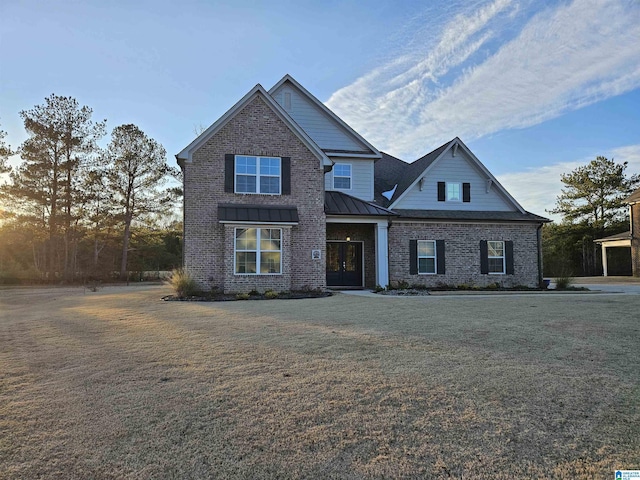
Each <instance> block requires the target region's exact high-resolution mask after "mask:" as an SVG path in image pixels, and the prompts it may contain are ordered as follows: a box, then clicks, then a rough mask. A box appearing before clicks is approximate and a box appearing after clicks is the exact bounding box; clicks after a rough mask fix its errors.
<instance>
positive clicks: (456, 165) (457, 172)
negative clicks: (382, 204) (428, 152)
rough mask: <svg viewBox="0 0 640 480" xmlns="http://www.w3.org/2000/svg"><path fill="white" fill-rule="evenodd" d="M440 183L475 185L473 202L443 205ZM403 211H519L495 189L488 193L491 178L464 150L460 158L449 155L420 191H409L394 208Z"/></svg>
mask: <svg viewBox="0 0 640 480" xmlns="http://www.w3.org/2000/svg"><path fill="white" fill-rule="evenodd" d="M438 182H460V183H461V184H462V183H470V184H471V202H469V203H465V202H439V201H438ZM393 208H399V209H422V210H491V211H515V207H514V206H513V205H511V203H510V202H509V201H508V200H507V199H506V198H505V197H504V196H503V195H502V194H501V193H500V192H499V191H498V190H497V189H496V188H495V185H492V186H491V188H490V189H489V191H488V192H487V178H486V176H484V175H483V174H482V172H481V171H480V170H478V169H477V168H476V167H475V166H474V165H473V163H472V161H471V159H469V158H468V157H467V156H466V154H465V153H464V152H462V150H461V149H458V152H457V153H456V156H455V157H454V156H453V150H449V151H447V152H446V153H445V154H444V156H443V157H442V158H441V159H440V160H438V162H437V163H436V164H435V165H433V166H432V168H431V169H429V170H428V172H427V176H426V179H425V182H424V184H423V187H422V191H421V190H420V187H419V184H416V185H414V186H413V187H411V188H410V189H409V191H408V192H407V194H406V195H405V196H404V198H402V200H400V202H399V203H398V204H396V205H394V206H393Z"/></svg>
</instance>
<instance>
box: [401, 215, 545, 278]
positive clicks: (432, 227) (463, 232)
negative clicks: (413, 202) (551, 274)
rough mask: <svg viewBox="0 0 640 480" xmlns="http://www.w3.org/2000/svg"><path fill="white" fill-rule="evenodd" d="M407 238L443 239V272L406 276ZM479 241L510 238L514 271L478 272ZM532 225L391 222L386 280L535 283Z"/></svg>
mask: <svg viewBox="0 0 640 480" xmlns="http://www.w3.org/2000/svg"><path fill="white" fill-rule="evenodd" d="M409 240H444V241H445V266H446V270H445V274H444V275H437V274H436V275H410V274H409ZM480 240H503V241H507V240H511V241H513V258H514V274H513V275H486V274H484V275H483V274H481V273H480ZM537 252H538V246H537V235H536V225H531V224H504V225H502V224H471V223H469V224H449V223H426V222H424V223H422V222H410V221H394V223H393V225H392V226H391V228H389V280H390V281H391V282H398V281H400V280H404V281H407V282H409V283H410V284H420V285H425V286H437V285H438V284H447V285H462V284H467V285H477V286H486V285H488V284H491V283H495V282H498V283H500V284H502V285H504V286H505V287H511V286H515V285H527V286H530V287H537V286H538V256H537V255H538V253H537Z"/></svg>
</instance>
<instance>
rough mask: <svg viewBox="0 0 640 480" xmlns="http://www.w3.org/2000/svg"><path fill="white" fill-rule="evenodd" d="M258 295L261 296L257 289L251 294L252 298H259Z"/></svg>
mask: <svg viewBox="0 0 640 480" xmlns="http://www.w3.org/2000/svg"><path fill="white" fill-rule="evenodd" d="M258 295H260V292H259V291H257V290H256V289H255V288H254V289H253V290H251V291H250V292H249V296H250V297H257V296H258Z"/></svg>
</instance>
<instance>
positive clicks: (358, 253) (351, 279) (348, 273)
mask: <svg viewBox="0 0 640 480" xmlns="http://www.w3.org/2000/svg"><path fill="white" fill-rule="evenodd" d="M327 285H328V286H330V287H331V286H334V287H362V242H327Z"/></svg>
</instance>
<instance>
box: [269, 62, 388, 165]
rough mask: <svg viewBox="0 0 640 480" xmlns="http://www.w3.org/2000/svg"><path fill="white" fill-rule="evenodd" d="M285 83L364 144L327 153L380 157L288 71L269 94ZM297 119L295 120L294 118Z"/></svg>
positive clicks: (355, 139) (350, 135)
mask: <svg viewBox="0 0 640 480" xmlns="http://www.w3.org/2000/svg"><path fill="white" fill-rule="evenodd" d="M285 83H289V84H290V85H291V86H293V87H294V88H295V89H296V90H298V91H299V92H300V93H301V94H302V95H303V96H304V97H306V98H307V99H308V100H309V101H310V102H311V103H312V104H313V105H315V106H316V107H317V108H318V109H319V110H320V111H321V112H322V113H323V114H324V115H326V116H327V117H328V118H329V119H330V120H331V121H332V122H333V123H334V124H336V125H337V126H338V128H339V129H340V130H342V131H343V132H344V133H346V134H347V135H348V136H349V137H351V138H352V139H353V140H354V141H355V142H356V143H357V144H359V145H362V147H363V148H362V149H360V150H353V151H351V150H330V149H326V150H323V151H324V152H325V153H327V154H329V155H331V156H334V157H336V156H337V157H339V156H344V157H362V158H375V159H378V158H380V152H379V151H378V150H377V149H376V148H375V147H374V146H373V145H371V144H370V143H369V142H367V141H366V140H365V139H364V138H363V137H362V136H361V135H360V134H359V133H358V132H356V131H355V130H354V129H353V128H351V127H350V126H349V125H347V123H346V122H345V121H344V120H342V119H341V118H340V117H338V116H337V115H336V114H335V113H333V112H332V111H331V110H330V109H329V107H327V106H326V105H325V104H324V103H322V102H321V101H320V100H318V99H317V98H316V97H314V96H313V95H312V94H311V93H309V91H308V90H307V89H306V88H304V87H303V86H302V85H300V84H299V83H298V82H297V81H296V79H295V78H293V77H292V76H291V75H289V74H288V73H287V74H286V75H285V76H284V77H282V78H281V79H280V81H278V83H276V84H275V85H274V86H273V87H271V89H270V90H269V94H270V95H272V94H274V93H275V92H276V91H277V90H278V89H279V88H280V87H281V86H283V85H284V84H285ZM294 121H295V120H294Z"/></svg>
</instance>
